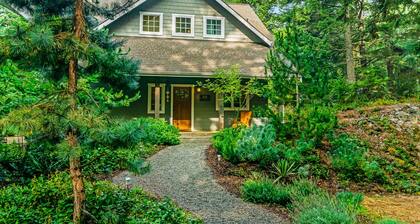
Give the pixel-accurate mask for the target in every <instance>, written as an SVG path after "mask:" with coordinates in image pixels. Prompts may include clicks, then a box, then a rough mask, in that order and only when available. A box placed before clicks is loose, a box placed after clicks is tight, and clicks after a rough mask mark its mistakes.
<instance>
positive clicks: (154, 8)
mask: <svg viewBox="0 0 420 224" xmlns="http://www.w3.org/2000/svg"><path fill="white" fill-rule="evenodd" d="M142 11H144V12H157V13H163V35H162V36H161V37H165V38H172V37H173V36H172V14H188V15H194V16H195V23H194V27H195V29H194V31H195V32H194V34H195V35H194V37H176V38H182V39H199V40H207V39H211V38H205V37H203V16H218V17H224V18H225V38H224V39H218V40H226V41H241V42H257V43H261V40H260V39H259V38H258V37H257V36H256V35H255V34H253V33H252V32H251V31H250V30H248V29H247V28H246V27H245V26H244V25H243V24H241V23H240V22H239V21H238V20H237V19H236V18H234V17H233V16H232V15H231V14H229V13H228V12H227V11H226V10H225V9H223V8H222V7H220V6H219V5H218V4H216V3H215V2H212V1H206V0H170V1H169V0H157V1H148V2H146V3H144V4H142V5H141V6H139V7H138V8H137V9H135V10H133V11H131V12H130V13H128V14H126V15H124V16H123V17H122V18H120V19H118V20H117V21H115V22H114V23H112V24H110V25H109V26H108V28H109V30H110V31H111V32H112V33H115V34H116V35H117V36H144V35H141V34H140V12H142Z"/></svg>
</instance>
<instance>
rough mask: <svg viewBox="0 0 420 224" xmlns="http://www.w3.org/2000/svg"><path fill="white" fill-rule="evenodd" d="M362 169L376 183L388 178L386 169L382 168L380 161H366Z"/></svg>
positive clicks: (383, 181)
mask: <svg viewBox="0 0 420 224" xmlns="http://www.w3.org/2000/svg"><path fill="white" fill-rule="evenodd" d="M362 169H363V172H364V173H365V175H366V177H367V178H368V180H369V181H371V182H376V183H385V182H386V179H387V178H386V176H385V171H384V170H383V169H382V168H381V166H380V165H379V163H378V162H376V161H366V162H365V163H364V164H363V165H362Z"/></svg>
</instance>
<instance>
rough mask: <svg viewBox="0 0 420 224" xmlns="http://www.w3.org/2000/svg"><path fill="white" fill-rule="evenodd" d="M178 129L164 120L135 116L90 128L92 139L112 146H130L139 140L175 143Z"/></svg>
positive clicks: (148, 142)
mask: <svg viewBox="0 0 420 224" xmlns="http://www.w3.org/2000/svg"><path fill="white" fill-rule="evenodd" d="M179 137H180V133H179V130H178V129H176V128H175V127H174V126H172V125H169V124H168V123H167V122H165V121H164V120H159V119H152V118H136V119H132V120H127V121H126V120H116V121H112V123H111V124H110V125H108V126H107V127H106V128H100V129H97V130H92V138H93V139H92V141H93V143H96V144H101V145H104V146H113V147H132V146H135V145H137V144H138V143H140V142H143V143H147V144H154V145H176V144H179V142H180V140H179Z"/></svg>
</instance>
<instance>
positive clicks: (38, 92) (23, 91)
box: [0, 60, 54, 117]
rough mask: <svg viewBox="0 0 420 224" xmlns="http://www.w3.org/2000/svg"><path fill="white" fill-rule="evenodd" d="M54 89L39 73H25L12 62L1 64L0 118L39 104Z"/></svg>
mask: <svg viewBox="0 0 420 224" xmlns="http://www.w3.org/2000/svg"><path fill="white" fill-rule="evenodd" d="M52 89H54V88H53V86H52V83H51V82H49V81H48V80H47V79H46V78H45V77H42V75H41V74H40V73H39V72H36V71H31V72H27V71H23V70H21V69H19V67H18V66H17V64H16V63H13V62H12V61H11V60H7V61H5V62H4V63H3V64H0V117H1V116H4V115H5V114H7V113H9V112H10V111H12V110H13V109H16V108H18V107H22V106H25V105H32V104H35V103H37V102H39V101H40V100H41V99H42V98H44V97H46V96H47V95H48V94H49V93H50V91H51V90H52Z"/></svg>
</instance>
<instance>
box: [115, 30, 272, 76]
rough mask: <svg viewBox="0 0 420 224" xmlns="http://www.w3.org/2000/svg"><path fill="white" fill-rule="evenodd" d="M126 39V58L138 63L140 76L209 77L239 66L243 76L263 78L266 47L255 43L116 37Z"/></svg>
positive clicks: (267, 49)
mask: <svg viewBox="0 0 420 224" xmlns="http://www.w3.org/2000/svg"><path fill="white" fill-rule="evenodd" d="M116 38H118V39H125V40H126V41H127V42H126V44H125V48H126V49H129V50H130V51H129V55H130V56H131V57H134V58H136V59H139V60H140V61H141V65H140V68H139V69H140V73H141V74H146V75H165V76H210V75H212V74H213V73H214V72H215V71H216V70H217V69H220V68H228V67H230V66H232V65H239V68H240V69H241V72H242V73H243V74H244V75H245V76H255V77H260V78H263V77H264V76H265V75H264V71H265V69H264V65H265V58H266V56H267V53H268V51H269V48H268V47H266V46H263V45H260V44H256V43H248V42H223V41H202V40H185V39H164V38H145V37H116Z"/></svg>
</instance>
